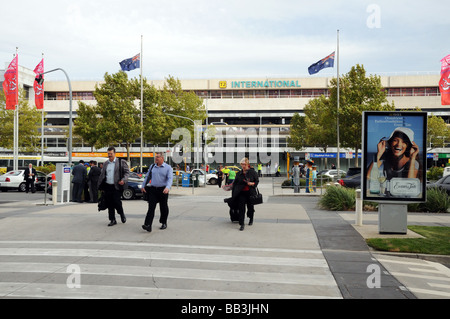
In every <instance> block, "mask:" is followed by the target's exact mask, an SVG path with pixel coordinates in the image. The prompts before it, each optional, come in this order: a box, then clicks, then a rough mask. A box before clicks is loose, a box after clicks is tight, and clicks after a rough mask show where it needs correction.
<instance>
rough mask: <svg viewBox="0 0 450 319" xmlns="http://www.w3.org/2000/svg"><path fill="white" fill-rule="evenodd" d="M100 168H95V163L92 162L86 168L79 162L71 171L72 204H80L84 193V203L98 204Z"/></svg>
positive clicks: (81, 161)
mask: <svg viewBox="0 0 450 319" xmlns="http://www.w3.org/2000/svg"><path fill="white" fill-rule="evenodd" d="M100 173H101V168H100V167H98V166H97V162H96V161H94V160H92V161H90V162H89V166H86V164H85V162H84V161H83V160H80V161H79V163H78V164H77V165H75V166H74V167H73V169H72V175H73V178H72V183H73V188H72V202H78V203H82V202H83V199H82V197H83V196H82V195H83V193H84V201H85V202H89V203H97V202H98V180H99V177H100Z"/></svg>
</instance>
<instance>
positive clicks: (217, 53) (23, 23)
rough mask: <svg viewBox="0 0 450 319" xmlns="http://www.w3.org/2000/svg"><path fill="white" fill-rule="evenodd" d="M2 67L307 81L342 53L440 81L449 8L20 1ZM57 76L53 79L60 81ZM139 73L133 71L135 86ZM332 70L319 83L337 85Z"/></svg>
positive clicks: (2, 47) (9, 15)
mask: <svg viewBox="0 0 450 319" xmlns="http://www.w3.org/2000/svg"><path fill="white" fill-rule="evenodd" d="M1 12H2V14H1V18H0V63H1V64H0V68H4V67H5V64H6V65H7V64H8V63H9V62H10V61H11V59H12V57H13V54H14V53H15V50H16V47H18V48H19V65H21V66H24V67H27V68H29V69H32V70H33V69H34V67H35V66H36V65H37V64H38V62H39V61H40V59H41V54H42V53H44V62H45V69H46V70H50V69H54V68H63V69H64V70H66V71H67V73H68V74H69V77H70V78H71V80H102V79H103V76H104V74H105V73H106V72H108V73H115V72H117V71H119V70H120V66H119V62H120V61H121V60H123V59H125V58H131V57H132V56H134V55H135V54H137V53H139V52H140V50H141V35H143V43H144V45H143V73H144V76H145V77H146V78H148V79H158V80H159V79H164V78H165V77H167V76H168V75H172V76H175V77H177V78H179V79H198V78H200V79H221V78H223V79H225V78H227V79H233V78H243V77H247V78H252V77H268V78H274V77H287V78H289V77H302V76H309V75H308V71H307V69H308V66H309V65H311V64H312V63H315V62H317V61H318V60H320V59H322V58H324V57H325V56H327V55H329V54H330V53H332V52H333V51H335V50H336V46H337V43H336V42H337V30H338V29H339V30H340V41H339V43H340V73H341V74H344V73H347V72H348V71H349V70H350V68H351V67H352V66H353V65H355V64H357V63H359V64H363V65H364V67H365V68H366V70H367V71H368V72H370V73H378V74H395V73H398V74H405V73H407V74H411V73H413V72H420V73H426V72H429V73H435V74H438V73H439V70H440V60H441V59H442V58H443V57H444V56H446V55H448V54H450V42H449V35H448V32H449V30H450V28H449V26H450V18H449V15H448V5H447V4H446V3H445V2H443V1H437V0H429V1H421V0H410V1H406V0H389V1H385V0H380V1H377V0H369V1H365V0H348V1H344V0H341V1H336V0H335V1H328V0H324V1H304V0H277V1H275V0H221V1H218V0H189V1H181V0H171V1H162V0H133V1H117V0H107V1H104V0H95V1H93V0H89V1H85V0H71V1H67V0H42V1H35V0H33V1H32V0H20V1H6V2H3V3H2V5H1ZM57 73H58V72H55V73H52V74H48V75H46V77H47V79H48V80H50V79H51V80H63V79H65V78H64V75H63V74H62V73H61V74H57ZM139 74H140V71H139V70H134V71H130V72H129V76H130V77H135V76H139ZM335 75H336V64H335V68H334V69H331V68H328V69H324V70H322V71H320V72H319V73H318V74H316V75H313V76H335Z"/></svg>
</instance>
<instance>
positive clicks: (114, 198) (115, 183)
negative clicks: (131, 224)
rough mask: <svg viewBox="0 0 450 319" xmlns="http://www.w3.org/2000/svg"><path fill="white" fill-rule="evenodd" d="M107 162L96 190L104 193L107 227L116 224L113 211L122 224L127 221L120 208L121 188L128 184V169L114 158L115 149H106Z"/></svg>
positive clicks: (111, 147) (122, 161) (123, 161)
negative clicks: (98, 189) (106, 208)
mask: <svg viewBox="0 0 450 319" xmlns="http://www.w3.org/2000/svg"><path fill="white" fill-rule="evenodd" d="M107 152H108V160H107V161H106V162H105V163H104V164H103V168H102V171H101V174H100V177H99V179H98V188H101V189H102V190H103V191H104V196H105V201H106V205H107V207H108V218H109V221H110V223H109V224H108V226H114V225H116V224H117V222H116V216H115V210H116V211H117V213H118V214H119V215H120V219H121V221H122V223H125V222H126V221H127V218H126V216H125V213H124V211H123V207H122V199H121V198H122V192H123V187H124V185H126V183H127V182H128V176H129V175H130V169H129V167H128V164H127V162H126V161H125V160H122V159H120V158H117V157H116V149H115V148H114V147H113V146H110V147H108V150H107Z"/></svg>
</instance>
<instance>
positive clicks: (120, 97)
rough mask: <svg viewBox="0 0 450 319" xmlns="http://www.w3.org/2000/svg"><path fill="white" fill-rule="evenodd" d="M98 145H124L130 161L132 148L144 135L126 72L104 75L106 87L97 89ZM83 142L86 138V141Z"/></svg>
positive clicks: (102, 85)
mask: <svg viewBox="0 0 450 319" xmlns="http://www.w3.org/2000/svg"><path fill="white" fill-rule="evenodd" d="M94 97H95V99H96V100H97V106H96V107H95V112H96V113H97V114H99V117H98V123H97V132H98V133H97V134H98V141H97V144H96V145H101V146H105V145H109V144H125V146H126V149H127V158H128V161H130V145H131V143H133V142H134V141H135V140H136V139H137V138H139V137H140V134H141V123H140V111H139V108H138V107H137V106H136V105H135V103H134V102H135V96H134V91H133V88H132V86H131V84H130V82H129V81H128V76H127V74H126V73H125V72H123V71H119V72H117V73H115V74H111V75H109V74H108V73H106V74H105V83H103V84H101V85H100V86H98V87H96V88H95V91H94ZM83 138H84V137H83Z"/></svg>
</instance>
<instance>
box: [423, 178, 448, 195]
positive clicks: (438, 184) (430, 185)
mask: <svg viewBox="0 0 450 319" xmlns="http://www.w3.org/2000/svg"><path fill="white" fill-rule="evenodd" d="M434 187H437V188H442V189H444V190H445V191H446V192H447V194H449V195H450V175H447V176H444V177H442V178H441V179H439V180H438V181H436V182H434V183H428V184H427V189H430V188H434Z"/></svg>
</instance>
